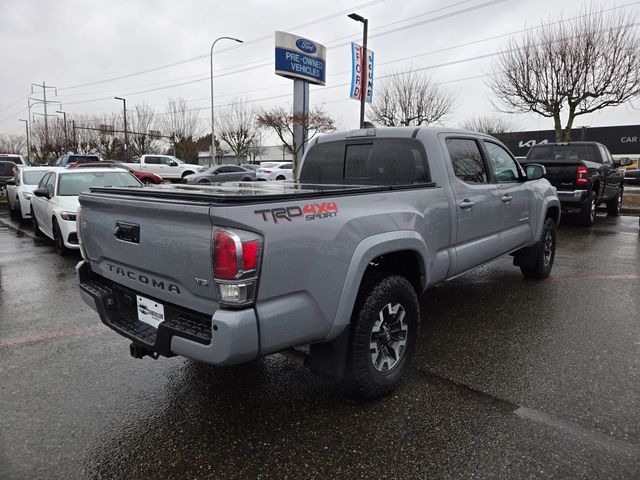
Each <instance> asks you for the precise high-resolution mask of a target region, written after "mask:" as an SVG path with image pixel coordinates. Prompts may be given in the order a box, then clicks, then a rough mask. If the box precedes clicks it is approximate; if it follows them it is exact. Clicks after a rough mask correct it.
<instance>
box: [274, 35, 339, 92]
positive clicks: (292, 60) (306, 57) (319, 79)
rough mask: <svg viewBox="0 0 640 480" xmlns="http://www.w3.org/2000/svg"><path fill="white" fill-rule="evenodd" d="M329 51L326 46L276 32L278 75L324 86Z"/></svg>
mask: <svg viewBox="0 0 640 480" xmlns="http://www.w3.org/2000/svg"><path fill="white" fill-rule="evenodd" d="M326 58H327V49H326V48H325V46H324V45H320V44H319V43H316V42H312V41H311V40H308V39H306V38H303V37H298V36H297V35H292V34H290V33H285V32H276V74H277V75H281V76H283V77H287V78H293V79H296V78H297V79H300V80H306V81H307V82H309V83H313V84H315V85H324V84H325V78H326Z"/></svg>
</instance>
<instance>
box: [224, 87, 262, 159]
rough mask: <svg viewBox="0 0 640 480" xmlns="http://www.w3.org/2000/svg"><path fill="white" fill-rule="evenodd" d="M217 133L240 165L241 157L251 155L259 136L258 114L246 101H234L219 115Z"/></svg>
mask: <svg viewBox="0 0 640 480" xmlns="http://www.w3.org/2000/svg"><path fill="white" fill-rule="evenodd" d="M218 119H219V120H218V121H217V122H216V123H217V124H218V125H216V132H217V133H218V135H220V138H221V139H222V141H223V142H225V143H226V144H227V145H228V146H229V148H230V149H231V151H232V152H233V154H234V156H235V157H236V164H238V165H240V157H242V156H243V155H248V154H249V148H250V147H251V144H252V143H253V142H254V141H255V138H256V135H257V134H258V126H257V124H256V114H255V112H254V111H253V109H252V108H251V107H249V105H248V103H247V101H246V100H243V99H240V98H238V99H234V100H232V101H231V104H230V105H229V106H228V107H226V108H225V109H224V110H222V111H221V112H220V113H219V114H218Z"/></svg>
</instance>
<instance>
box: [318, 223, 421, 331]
mask: <svg viewBox="0 0 640 480" xmlns="http://www.w3.org/2000/svg"><path fill="white" fill-rule="evenodd" d="M402 250H412V251H415V252H416V253H417V254H418V256H419V257H420V259H421V265H419V269H420V276H421V283H422V288H425V287H426V285H428V284H429V278H428V269H427V268H426V265H427V262H428V259H429V254H428V250H427V245H426V244H425V242H424V240H423V239H422V237H421V236H420V235H419V234H418V233H417V232H415V231H411V230H399V231H395V232H386V233H381V234H378V235H373V236H371V237H368V238H365V239H364V240H362V241H361V242H360V243H359V244H358V246H357V247H356V249H355V251H354V253H353V256H352V257H351V262H350V264H349V269H348V271H347V276H346V278H345V282H344V286H343V287H342V294H341V295H340V302H339V304H338V310H337V312H336V317H335V321H334V324H333V327H332V328H331V330H330V331H329V333H328V335H327V337H326V340H327V341H330V340H333V339H335V338H336V337H337V336H338V335H340V333H342V332H343V331H344V329H345V328H346V327H347V326H348V325H349V322H350V320H351V313H352V311H353V306H354V305H355V302H356V297H357V295H358V290H359V289H360V284H361V282H362V278H363V276H364V272H365V270H366V269H367V267H368V266H369V264H370V263H371V261H372V260H373V259H374V258H376V257H378V256H380V255H384V254H388V253H393V252H398V251H402Z"/></svg>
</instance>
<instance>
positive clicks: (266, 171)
mask: <svg viewBox="0 0 640 480" xmlns="http://www.w3.org/2000/svg"><path fill="white" fill-rule="evenodd" d="M262 173H271V170H262Z"/></svg>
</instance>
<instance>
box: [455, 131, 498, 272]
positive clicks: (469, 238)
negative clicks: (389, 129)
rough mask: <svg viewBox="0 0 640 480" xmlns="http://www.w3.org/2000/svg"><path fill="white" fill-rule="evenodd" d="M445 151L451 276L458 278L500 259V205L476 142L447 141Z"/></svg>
mask: <svg viewBox="0 0 640 480" xmlns="http://www.w3.org/2000/svg"><path fill="white" fill-rule="evenodd" d="M445 147H446V148H445V151H446V153H447V154H448V156H449V162H450V166H451V171H450V174H449V177H450V181H451V187H452V190H453V195H454V198H455V205H456V217H457V219H456V225H457V232H456V240H455V252H456V257H457V262H456V266H455V268H454V272H455V274H459V273H463V272H465V271H467V270H469V269H471V268H473V267H476V266H478V265H481V264H483V263H485V262H487V261H489V260H491V259H493V258H495V257H497V256H499V255H500V253H501V245H500V242H501V236H500V232H501V229H502V216H501V207H502V202H501V201H500V192H499V190H498V187H497V186H496V185H495V184H494V183H492V180H491V177H490V175H489V169H488V168H487V163H486V160H485V158H484V155H483V153H482V148H481V146H480V144H479V142H478V140H477V139H476V138H473V137H448V138H446V139H445Z"/></svg>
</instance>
